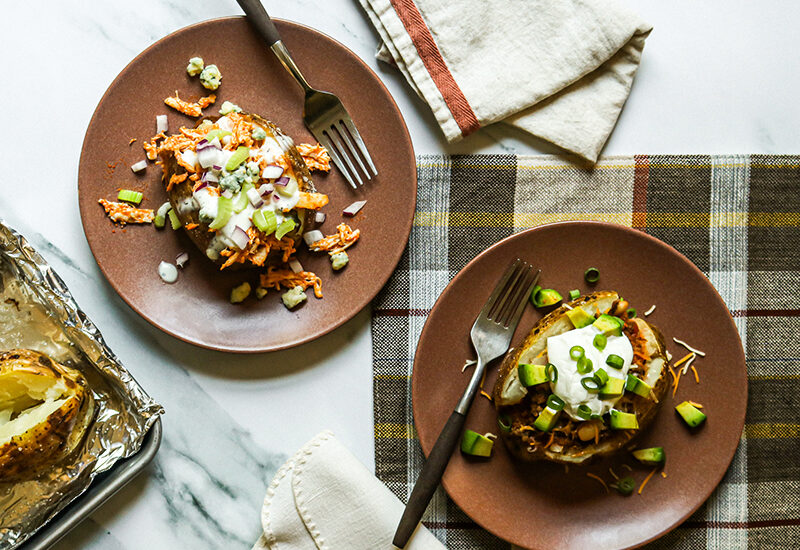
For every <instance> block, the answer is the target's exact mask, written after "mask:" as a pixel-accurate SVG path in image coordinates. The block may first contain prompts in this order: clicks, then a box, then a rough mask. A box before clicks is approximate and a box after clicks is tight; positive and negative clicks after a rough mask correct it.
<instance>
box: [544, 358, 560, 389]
mask: <svg viewBox="0 0 800 550" xmlns="http://www.w3.org/2000/svg"><path fill="white" fill-rule="evenodd" d="M544 373H545V374H546V375H547V379H548V380H550V382H552V383H553V384H555V383H556V382H558V369H557V368H556V366H555V365H554V364H553V363H547V366H546V367H545V368H544Z"/></svg>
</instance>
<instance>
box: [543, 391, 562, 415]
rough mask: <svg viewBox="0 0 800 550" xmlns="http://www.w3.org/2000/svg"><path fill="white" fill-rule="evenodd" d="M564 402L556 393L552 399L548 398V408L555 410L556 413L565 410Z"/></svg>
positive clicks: (551, 395)
mask: <svg viewBox="0 0 800 550" xmlns="http://www.w3.org/2000/svg"><path fill="white" fill-rule="evenodd" d="M564 405H565V403H564V400H563V399H561V398H560V397H559V396H557V395H556V394H554V393H551V394H550V397H548V398H547V406H548V407H550V408H551V409H553V410H554V411H560V410H562V409H563V408H564Z"/></svg>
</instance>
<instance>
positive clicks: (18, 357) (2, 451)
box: [0, 349, 94, 480]
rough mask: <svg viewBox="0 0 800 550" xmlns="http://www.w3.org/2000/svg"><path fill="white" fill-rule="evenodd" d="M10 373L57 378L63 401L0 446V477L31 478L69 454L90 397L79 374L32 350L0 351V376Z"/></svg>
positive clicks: (87, 416) (88, 412)
mask: <svg viewBox="0 0 800 550" xmlns="http://www.w3.org/2000/svg"><path fill="white" fill-rule="evenodd" d="M11 374H21V375H29V376H34V377H44V378H46V379H51V380H53V381H60V383H61V384H62V386H61V388H62V390H63V393H62V395H61V396H60V398H66V401H65V402H64V403H63V404H62V405H61V406H60V407H59V408H57V409H56V410H55V411H54V412H52V413H51V414H50V415H49V416H47V418H46V419H45V420H44V421H42V422H40V423H39V424H37V425H35V426H33V427H32V428H30V429H28V430H27V431H25V432H24V433H21V434H16V435H14V436H13V437H11V438H10V439H9V440H8V441H7V442H5V443H4V444H2V445H0V479H4V480H6V479H18V478H22V477H34V476H35V475H37V474H38V473H39V472H40V471H41V470H42V469H43V468H46V467H47V466H49V465H51V464H53V463H55V462H57V461H58V460H60V459H61V458H63V457H65V456H67V455H68V454H70V453H71V452H72V451H73V450H74V449H75V448H76V447H77V445H78V444H79V443H80V441H81V439H82V438H83V435H84V433H85V431H86V429H87V428H88V425H89V423H90V422H91V420H92V417H93V414H94V399H93V397H92V395H91V392H90V391H89V389H88V385H87V383H86V380H85V379H84V377H83V375H81V374H80V373H79V372H78V371H76V370H74V369H70V368H68V367H65V366H63V365H60V364H58V363H56V362H54V361H53V360H51V359H50V358H49V357H47V356H46V355H44V354H42V353H39V352H36V351H32V350H20V349H17V350H10V351H6V352H3V353H0V378H2V377H3V376H6V375H11Z"/></svg>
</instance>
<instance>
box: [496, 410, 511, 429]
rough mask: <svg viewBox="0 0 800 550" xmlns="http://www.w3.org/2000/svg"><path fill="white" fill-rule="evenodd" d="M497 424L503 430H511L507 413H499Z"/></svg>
mask: <svg viewBox="0 0 800 550" xmlns="http://www.w3.org/2000/svg"><path fill="white" fill-rule="evenodd" d="M497 425H498V426H500V429H501V430H503V431H504V432H510V431H511V417H510V416H508V415H507V414H501V415H500V416H498V417H497Z"/></svg>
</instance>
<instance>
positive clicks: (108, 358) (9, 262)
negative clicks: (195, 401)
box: [0, 221, 163, 549]
mask: <svg viewBox="0 0 800 550" xmlns="http://www.w3.org/2000/svg"><path fill="white" fill-rule="evenodd" d="M20 348H21V349H32V350H36V351H38V352H41V353H44V354H46V355H47V356H49V357H50V358H51V359H52V360H54V361H56V362H58V363H61V364H63V365H66V366H69V367H71V368H73V369H76V370H78V371H80V372H81V373H82V374H83V376H84V377H85V378H86V380H87V382H88V388H89V391H90V392H91V395H92V398H93V401H94V414H93V416H92V418H91V421H90V424H89V426H88V427H87V429H86V432H85V434H84V435H83V438H82V441H81V443H80V444H79V445H78V446H77V447H76V448H75V449H74V451H72V452H71V453H70V454H69V455H68V456H67V457H64V458H63V459H60V460H58V461H55V462H53V463H52V464H51V465H50V466H48V469H47V470H46V471H45V472H43V473H41V474H39V475H33V476H31V477H29V478H21V479H14V478H6V479H0V547H1V548H4V549H16V548H19V547H20V546H21V545H22V544H23V543H25V541H27V540H28V539H30V538H31V537H34V536H35V535H36V534H37V533H39V532H40V531H41V532H42V533H45V535H43V536H44V537H45V538H44V539H39V538H37V539H36V540H48V539H49V540H56V539H57V538H59V537H60V536H63V534H64V533H66V532H67V531H68V530H69V529H70V528H71V527H72V526H74V525H75V524H76V523H78V522H79V521H80V520H81V519H83V518H84V517H85V515H86V514H88V513H89V512H90V511H91V510H94V508H96V507H97V506H98V505H99V504H100V503H101V502H102V501H103V500H105V499H106V498H108V496H110V495H111V494H113V492H114V491H116V490H118V489H119V488H120V487H121V486H122V485H124V484H125V483H126V482H127V481H128V480H129V479H130V478H131V477H133V476H134V475H135V473H136V472H138V471H140V470H141V468H142V467H143V466H144V464H146V463H147V462H149V460H150V459H152V455H151V453H153V454H154V453H155V451H156V450H157V448H158V442H159V441H160V433H161V432H160V424H158V421H159V417H160V415H161V414H162V413H163V408H162V407H161V405H159V404H158V403H156V402H155V401H154V400H153V399H152V398H151V397H150V396H149V395H148V394H147V393H146V392H145V391H144V389H143V388H142V387H141V386H139V384H138V383H137V382H136V380H135V379H134V378H133V376H132V375H131V374H130V372H128V370H127V369H125V367H124V366H123V365H122V364H121V363H120V361H119V359H118V358H117V357H116V355H114V353H113V352H112V351H111V350H110V349H109V348H108V346H107V345H106V343H105V341H104V340H103V336H102V334H101V333H100V331H99V330H98V329H97V327H95V325H94V324H93V323H92V321H91V320H90V319H89V318H88V316H87V315H86V313H85V312H84V311H83V310H81V309H80V307H79V306H78V304H77V303H76V302H75V300H74V299H73V297H72V295H71V294H70V292H69V289H68V288H67V286H66V285H65V284H64V281H63V280H62V279H61V278H60V277H59V276H58V274H57V273H56V272H55V271H54V270H53V269H52V268H51V267H50V266H49V265H48V263H47V262H46V261H45V259H44V258H43V257H42V256H41V255H39V254H38V252H36V250H34V249H33V247H31V246H30V244H28V242H27V241H26V240H25V238H24V237H23V236H22V235H20V234H19V233H17V232H16V231H14V230H13V229H12V228H10V227H8V226H6V225H5V224H4V223H3V222H2V221H0V350H10V349H20ZM145 444H147V445H148V446H147V447H144V445H145ZM95 487H97V488H95ZM87 496H88V498H84V497H87ZM76 499H80V502H81V503H84V504H80V505H78V504H76ZM37 544H39V543H37ZM43 544H45V545H46V544H49V542H45V543H43Z"/></svg>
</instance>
